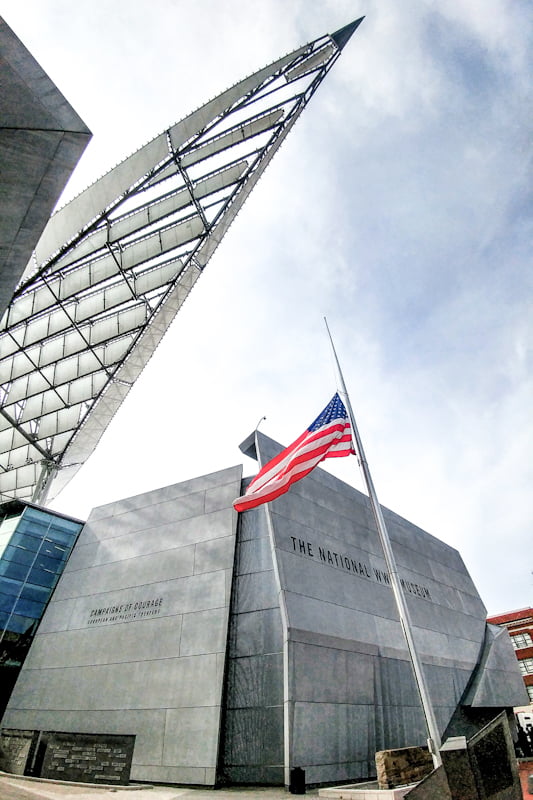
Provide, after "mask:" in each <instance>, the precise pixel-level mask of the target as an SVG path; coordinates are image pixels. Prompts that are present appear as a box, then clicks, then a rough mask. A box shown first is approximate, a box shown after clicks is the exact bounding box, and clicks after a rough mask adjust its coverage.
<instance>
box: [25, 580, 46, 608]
mask: <svg viewBox="0 0 533 800" xmlns="http://www.w3.org/2000/svg"><path fill="white" fill-rule="evenodd" d="M50 594H51V592H50V588H49V587H48V586H36V585H35V584H33V583H25V584H24V588H23V590H22V592H21V596H22V597H27V598H28V600H37V602H39V603H47V602H48V598H49V597H50Z"/></svg>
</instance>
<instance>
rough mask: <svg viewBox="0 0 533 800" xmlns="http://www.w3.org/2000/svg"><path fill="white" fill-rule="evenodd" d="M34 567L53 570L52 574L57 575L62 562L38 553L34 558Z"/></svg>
mask: <svg viewBox="0 0 533 800" xmlns="http://www.w3.org/2000/svg"><path fill="white" fill-rule="evenodd" d="M35 567H39V569H44V570H47V571H49V572H53V573H54V575H57V574H58V573H59V572H61V571H62V567H63V562H62V561H58V559H57V558H50V557H49V556H45V555H42V553H39V554H38V555H37V558H36V559H35Z"/></svg>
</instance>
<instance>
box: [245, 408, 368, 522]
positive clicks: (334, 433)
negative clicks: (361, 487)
mask: <svg viewBox="0 0 533 800" xmlns="http://www.w3.org/2000/svg"><path fill="white" fill-rule="evenodd" d="M354 452H355V451H354V448H353V443H352V434H351V427H350V423H349V422H348V420H347V419H346V418H341V419H337V420H332V421H331V422H330V423H328V424H326V425H325V426H324V428H322V429H319V430H317V431H312V432H311V431H309V430H307V431H305V432H304V433H303V434H302V435H301V436H299V437H298V439H296V441H295V442H293V443H292V445H290V446H289V447H288V448H286V449H285V450H283V451H282V452H281V453H280V454H279V455H278V456H276V457H275V458H274V459H272V460H271V461H269V462H268V464H266V465H265V466H264V467H263V469H262V470H260V471H259V473H258V474H257V475H256V477H255V478H254V479H253V480H252V481H251V483H250V484H249V486H248V489H247V490H246V494H245V495H243V497H239V498H237V500H236V501H235V502H234V504H233V505H234V507H235V509H236V510H237V511H246V510H247V509H250V508H255V507H256V506H258V505H262V504H263V503H266V502H269V501H270V500H274V499H275V498H276V497H279V496H280V495H282V494H285V493H286V492H288V490H289V489H290V487H291V486H292V484H293V483H296V481H299V480H301V479H302V478H304V477H305V476H306V475H308V474H309V473H310V472H311V471H312V470H313V469H314V468H315V467H316V466H317V464H319V463H320V462H321V461H323V460H324V459H326V458H340V457H342V456H347V455H350V454H351V453H354Z"/></svg>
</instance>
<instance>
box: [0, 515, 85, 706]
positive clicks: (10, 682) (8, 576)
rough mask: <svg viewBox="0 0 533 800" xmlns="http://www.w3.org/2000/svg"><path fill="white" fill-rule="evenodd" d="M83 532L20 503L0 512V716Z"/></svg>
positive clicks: (69, 522)
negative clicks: (55, 588)
mask: <svg viewBox="0 0 533 800" xmlns="http://www.w3.org/2000/svg"><path fill="white" fill-rule="evenodd" d="M82 526H83V523H82V522H80V521H79V520H73V519H68V518H66V517H62V516H58V515H56V514H54V513H53V512H51V511H47V510H45V509H41V508H36V507H35V506H30V505H27V504H25V503H22V502H20V501H13V502H10V503H6V504H5V505H4V506H0V687H1V688H0V714H1V713H3V710H4V708H5V705H6V704H7V701H8V699H9V696H10V694H11V691H12V689H13V686H14V685H15V680H16V678H17V675H18V673H19V670H20V667H21V666H22V664H23V662H24V659H25V657H26V654H27V652H28V650H29V647H30V644H31V642H32V639H33V637H34V635H35V631H36V629H37V626H38V624H39V622H40V620H41V618H42V615H43V613H44V609H45V608H46V604H47V603H48V601H49V599H50V596H51V594H52V592H53V589H54V587H55V585H56V583H57V581H58V580H59V577H60V575H61V573H62V571H63V569H64V567H65V564H66V562H67V559H68V557H69V555H70V553H71V550H72V548H73V546H74V544H75V542H76V539H77V537H78V534H79V532H80V530H81V528H82Z"/></svg>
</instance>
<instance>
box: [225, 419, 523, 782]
mask: <svg viewBox="0 0 533 800" xmlns="http://www.w3.org/2000/svg"><path fill="white" fill-rule="evenodd" d="M258 444H259V447H260V455H261V462H262V463H266V462H267V461H268V460H269V459H271V458H273V457H274V456H275V455H276V454H277V453H278V452H279V450H280V449H281V448H280V446H279V445H278V444H277V443H275V442H273V441H272V440H270V439H268V438H267V437H265V436H263V435H261V434H259V435H258ZM243 450H244V452H248V454H251V455H253V454H254V452H255V444H254V442H253V439H251V440H248V441H247V443H244V445H243ZM265 508H266V507H259V508H256V509H253V510H251V511H248V512H246V513H244V514H241V515H240V529H239V536H238V544H237V561H236V564H237V567H236V569H237V573H238V574H237V575H236V578H235V591H234V601H233V606H232V608H233V612H232V618H231V630H232V631H233V630H235V638H234V639H233V638H232V640H231V644H230V671H229V675H230V676H232V678H231V680H230V684H229V690H228V711H227V713H228V719H230V720H231V721H232V726H228V728H227V729H226V731H225V737H226V741H227V745H226V747H225V750H224V757H225V761H224V764H223V769H224V774H225V775H226V776H227V777H228V778H229V779H231V780H240V781H243V782H246V781H248V782H253V781H255V780H261V781H263V782H268V777H269V775H270V776H271V777H274V776H275V775H278V776H279V773H280V771H283V766H284V767H285V770H284V780H285V783H288V781H289V770H290V768H291V767H295V766H298V767H301V768H303V769H305V772H306V780H307V782H308V783H311V784H321V783H330V782H345V781H349V780H353V779H358V778H367V777H370V776H372V775H374V774H375V763H374V755H375V752H376V751H377V750H382V749H386V748H395V747H403V746H406V745H418V744H425V742H426V739H427V733H426V729H425V724H424V717H423V714H422V709H421V704H420V700H419V696H418V693H417V690H416V685H415V681H414V677H413V672H412V667H411V664H410V661H409V656H408V652H407V647H406V645H405V641H404V638H403V634H402V631H401V627H400V623H399V618H398V613H397V610H396V607H395V603H394V600H393V594H392V590H391V588H390V586H389V583H388V579H387V575H386V566H385V561H384V557H383V554H382V551H381V545H380V543H379V539H378V536H377V532H376V528H375V524H374V519H373V515H372V512H371V508H370V503H369V500H368V498H367V497H366V496H365V495H363V494H361V493H360V492H358V491H356V490H354V489H353V488H352V487H350V486H348V485H346V484H344V483H343V482H341V481H339V480H337V479H336V478H334V477H332V476H330V475H329V474H327V473H325V472H323V471H322V470H320V469H316V470H315V471H314V472H313V473H311V475H309V476H308V477H307V478H305V479H304V480H303V481H300V482H299V483H297V484H295V485H294V486H293V487H292V488H291V491H290V492H289V493H288V494H286V495H284V496H282V497H280V498H278V499H277V500H276V501H275V502H274V503H272V504H271V505H270V510H269V512H268V513H270V519H271V523H272V524H271V527H270V531H269V530H268V525H267V517H266V513H267V512H266V510H265ZM383 511H384V515H385V520H386V524H387V527H388V531H389V536H390V538H391V541H392V546H393V550H394V553H395V557H396V560H397V564H398V569H399V572H400V577H401V579H402V580H403V581H404V592H405V596H406V598H407V603H408V607H409V611H410V615H411V618H412V622H413V625H414V635H415V640H416V644H417V648H418V651H419V654H420V655H421V658H422V662H423V665H424V670H425V674H426V679H427V682H428V684H429V690H430V693H431V698H432V701H433V705H434V709H435V712H436V716H437V720H438V724H439V726H440V730H441V732H442V733H444V732H445V731H446V728H447V726H448V725H449V724H450V722H451V720H452V717H453V716H454V714H455V712H456V709H457V708H458V707H461V708H463V707H464V708H465V709H466V711H467V712H468V708H474V709H478V710H479V712H480V717H479V719H480V724H483V723H484V722H485V721H486V715H488V716H489V718H490V717H491V716H495V715H496V714H497V713H498V711H499V710H500V709H501V708H504V707H509V706H513V705H516V704H517V702H523V686H522V684H521V677H520V674H519V671H518V669H517V666H516V659H515V656H514V652H513V650H512V647H511V643H510V641H509V638H508V637H495V636H494V631H492V630H491V628H492V626H487V625H486V622H485V620H486V610H485V607H484V605H483V603H482V601H481V599H480V597H479V595H478V593H477V591H476V588H475V586H474V584H473V583H472V580H471V578H470V576H469V574H468V572H467V570H466V568H465V565H464V563H463V561H462V559H461V557H460V555H459V553H458V552H457V550H455V549H454V548H452V547H449V546H448V545H446V544H444V543H443V542H441V541H439V540H438V539H436V538H435V537H433V536H431V535H430V534H428V533H426V532H425V531H422V530H421V529H419V528H417V527H416V526H415V525H412V524H411V523H409V522H407V521H406V520H405V519H402V518H401V517H399V516H398V515H397V514H394V513H393V512H391V511H388V510H387V509H383ZM269 539H270V542H269ZM271 552H273V553H274V560H272V556H271ZM252 554H253V555H252ZM269 558H270V560H269ZM254 617H255V631H256V635H255V636H251V635H250V634H249V633H248V632H247V631H248V628H250V627H251V625H252V619H254ZM266 620H269V624H266ZM259 623H261V628H260V629H261V630H262V631H265V632H268V635H269V636H268V638H267V637H265V636H263V637H262V638H261V637H260V636H258V635H257V631H258V630H259ZM245 631H246V634H245ZM239 633H241V635H240V636H239ZM232 662H235V663H232ZM284 664H285V667H284ZM280 682H283V683H284V686H283V687H282V686H280V685H279V683H280ZM273 685H276V689H277V691H275V692H273V691H272V688H271V687H272V686H273ZM280 704H283V706H284V713H283V736H281V733H280V728H281V725H280ZM474 718H475V714H474ZM237 719H239V720H240V721H241V724H240V725H238V724H235V722H234V721H235V720H237ZM252 719H255V720H256V721H257V723H263V722H266V720H267V719H268V720H269V721H270V725H269V727H268V729H267V730H265V729H261V731H262V732H261V734H260V737H261V740H260V741H261V743H262V747H263V751H264V753H265V754H268V755H266V756H265V757H263V760H262V761H261V762H260V763H258V761H257V757H256V750H255V749H254V744H259V741H257V740H255V741H253V742H252V741H250V739H249V737H246V736H245V735H243V734H244V733H245V732H246V730H247V721H248V720H252ZM233 725H235V729H234V728H233ZM236 734H240V735H239V736H238V738H237V739H236V738H235V736H236ZM282 751H284V760H283V761H282V760H281V759H280V753H281V752H282ZM246 759H248V761H247V763H246ZM273 759H278V760H277V762H275V763H274V760H273ZM276 763H277V767H276Z"/></svg>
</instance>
